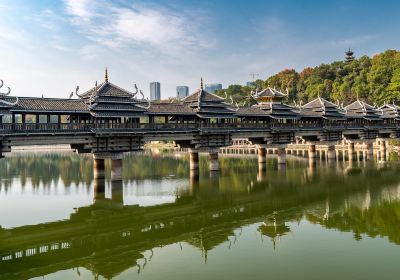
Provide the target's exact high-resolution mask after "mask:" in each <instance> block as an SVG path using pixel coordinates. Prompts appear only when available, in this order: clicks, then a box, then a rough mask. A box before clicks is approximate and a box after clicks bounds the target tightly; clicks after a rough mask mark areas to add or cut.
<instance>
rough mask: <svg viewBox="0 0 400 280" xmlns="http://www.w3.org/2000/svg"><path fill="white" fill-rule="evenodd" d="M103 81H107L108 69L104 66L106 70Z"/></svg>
mask: <svg viewBox="0 0 400 280" xmlns="http://www.w3.org/2000/svg"><path fill="white" fill-rule="evenodd" d="M104 81H105V82H106V83H108V70H107V67H106V72H105V74H104Z"/></svg>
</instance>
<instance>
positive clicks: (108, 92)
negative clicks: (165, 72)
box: [80, 82, 148, 117]
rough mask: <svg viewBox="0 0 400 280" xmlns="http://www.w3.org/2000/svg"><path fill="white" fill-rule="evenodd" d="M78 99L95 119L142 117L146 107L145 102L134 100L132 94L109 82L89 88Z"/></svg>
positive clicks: (146, 103)
mask: <svg viewBox="0 0 400 280" xmlns="http://www.w3.org/2000/svg"><path fill="white" fill-rule="evenodd" d="M80 98H81V99H82V100H83V101H84V102H85V103H86V105H87V106H88V108H89V111H90V114H91V115H92V116H95V117H110V116H116V117H118V116H139V115H140V114H142V115H144V114H145V112H146V111H147V105H148V102H147V101H146V100H139V99H136V98H135V96H134V94H133V93H132V92H129V91H127V90H125V89H122V88H120V87H118V86H116V85H114V84H112V83H109V82H104V83H102V84H100V85H98V86H97V87H93V88H91V89H90V90H88V91H86V92H85V93H83V94H82V95H80Z"/></svg>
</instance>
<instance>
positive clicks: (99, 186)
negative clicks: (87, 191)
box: [93, 178, 106, 203]
mask: <svg viewBox="0 0 400 280" xmlns="http://www.w3.org/2000/svg"><path fill="white" fill-rule="evenodd" d="M105 190H106V188H105V180H104V178H103V179H97V178H95V179H94V180H93V203H96V201H102V200H104V199H105V198H106V191H105Z"/></svg>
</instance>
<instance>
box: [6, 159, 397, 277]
mask: <svg viewBox="0 0 400 280" xmlns="http://www.w3.org/2000/svg"><path fill="white" fill-rule="evenodd" d="M53 157H56V158H57V157H58V158H57V163H58V164H59V165H60V166H59V167H58V168H56V167H54V162H53V163H51V162H50V163H49V161H48V159H47V163H43V161H46V157H38V158H35V157H31V158H29V157H16V158H10V159H9V162H8V165H13V164H14V167H13V166H11V167H12V168H10V167H9V168H4V169H0V170H2V171H0V172H3V174H2V176H3V177H2V178H8V176H11V177H12V175H10V174H7V172H8V171H7V170H18V169H14V168H15V165H18V166H19V167H20V168H21V169H25V176H29V175H30V174H29V173H30V172H32V174H35V172H36V171H37V168H40V164H38V163H40V162H42V164H47V167H48V168H50V169H52V168H54V172H49V174H44V173H42V174H43V176H42V177H41V178H39V179H35V178H32V182H35V180H38V181H36V183H37V184H41V183H45V184H46V182H47V183H48V182H49V181H51V180H54V179H56V178H55V177H61V178H62V180H65V181H71V178H69V177H68V176H69V175H68V172H74V170H77V169H81V170H80V172H79V174H80V175H79V176H81V177H79V179H78V181H81V182H86V183H88V185H90V186H93V202H92V204H91V205H88V206H82V207H78V208H77V209H75V212H74V213H72V214H71V215H70V217H69V219H67V220H63V221H55V222H49V223H45V224H38V225H29V226H21V227H16V228H10V229H5V228H3V229H2V228H0V253H1V257H0V272H1V273H0V279H25V278H31V277H37V276H42V275H47V274H49V273H53V272H57V271H60V270H65V269H71V268H77V267H85V268H86V269H88V270H90V271H92V272H93V274H94V275H101V276H103V277H105V278H112V277H114V276H116V275H118V274H120V273H121V272H123V271H125V270H127V269H128V268H131V267H137V270H138V272H140V270H141V269H143V263H147V261H148V259H149V258H151V256H152V254H150V256H147V255H145V254H144V252H145V251H148V250H150V252H152V250H153V248H155V247H160V246H165V245H169V244H174V243H179V242H186V243H188V244H191V245H192V246H194V247H196V248H198V249H199V251H201V252H202V254H203V256H204V258H205V261H207V254H208V252H210V251H212V250H213V249H214V248H215V247H216V246H218V245H220V244H222V243H224V242H227V243H229V242H232V241H231V240H232V238H233V239H235V240H236V239H237V233H236V230H237V229H240V228H242V227H244V226H246V225H250V224H254V223H260V225H259V226H258V234H260V235H261V236H263V238H264V239H265V238H266V237H267V238H269V239H270V240H271V242H272V243H273V244H274V246H275V244H276V242H278V241H279V240H280V239H281V238H282V237H283V236H285V235H286V234H287V233H289V232H290V231H291V228H290V225H289V222H293V221H296V222H299V221H301V220H304V219H305V220H307V221H308V222H310V223H315V224H320V225H321V226H323V227H326V228H332V229H336V230H339V231H346V232H347V231H350V232H352V233H353V235H354V238H355V239H356V240H359V239H360V238H362V236H363V235H368V236H372V237H375V236H384V237H387V238H388V239H389V241H390V242H393V243H395V244H400V234H399V232H398V225H399V222H400V220H399V219H400V217H399V216H398V215H396V214H395V213H398V212H399V211H400V202H399V195H400V188H399V183H400V178H399V177H398V174H399V171H400V167H399V166H396V165H383V166H382V165H380V166H379V168H378V167H377V166H376V165H375V163H373V162H369V163H367V164H366V166H365V167H362V168H360V167H358V166H357V163H355V164H353V165H352V166H351V167H350V168H349V165H348V164H347V163H346V164H343V165H342V166H337V163H336V162H335V163H333V164H330V163H326V164H325V165H324V164H315V163H314V162H313V163H310V164H308V163H303V162H301V161H298V162H296V161H288V165H287V167H286V165H284V166H285V168H283V169H282V165H280V164H277V162H276V161H271V160H268V161H267V162H266V163H264V164H262V165H259V166H261V167H260V168H257V165H258V163H257V159H253V160H249V159H246V160H240V159H231V158H224V157H222V158H221V164H222V165H224V166H225V168H223V169H222V170H225V172H228V171H229V172H230V173H229V174H226V173H224V171H223V172H219V173H215V172H214V173H213V172H211V173H209V172H205V173H200V174H199V173H198V171H196V172H194V173H193V172H192V173H189V171H185V170H188V168H180V164H184V165H185V164H187V160H179V159H176V158H175V159H174V158H172V157H163V158H162V159H159V160H158V161H157V160H155V159H154V158H153V159H151V158H150V157H149V156H147V155H135V159H133V157H130V156H127V157H125V158H124V161H125V162H124V166H125V167H126V166H134V167H135V166H136V167H137V166H140V167H141V168H140V169H139V168H133V169H129V170H128V169H126V168H125V169H124V171H123V176H122V177H123V179H124V180H121V179H116V180H111V182H110V181H108V180H106V179H92V175H91V174H90V172H89V170H91V166H90V164H89V162H91V159H89V161H87V158H86V157H79V159H78V160H77V159H76V157H71V158H69V157H68V156H53ZM32 159H35V160H36V164H35V163H34V161H33V160H32ZM71 159H72V160H71ZM53 160H54V158H53ZM155 161H156V162H157V165H158V168H157V169H153V168H154V166H152V165H151V162H155ZM66 162H68V164H67V165H68V166H69V170H65V168H64V167H63V164H66ZM146 162H147V164H145V163H146ZM17 163H18V164H17ZM0 164H3V163H0ZM136 164H138V165H136ZM200 164H207V162H206V159H204V160H200ZM167 166H168V168H167ZM86 168H87V170H86ZM105 170H106V171H105V173H106V175H107V176H106V177H108V176H110V175H111V174H110V173H111V170H110V166H109V164H106V167H105ZM133 170H134V172H132V171H133ZM166 170H168V171H169V172H171V170H175V172H176V175H177V176H178V177H179V178H183V177H186V178H187V179H189V187H188V188H185V189H181V190H180V191H178V192H177V193H176V194H175V196H176V198H175V201H174V202H173V203H167V204H163V205H153V206H138V205H126V204H124V198H125V195H124V192H125V191H126V190H125V187H124V184H127V183H128V182H129V180H131V178H132V177H130V176H136V178H146V176H149V173H151V172H153V173H152V174H153V176H155V177H157V176H159V177H160V178H161V177H162V176H165V175H166V174H167V173H168V172H167V171H166ZM245 170H247V171H249V170H252V171H251V172H245ZM257 170H258V171H257ZM64 172H66V173H67V174H64ZM148 172H149V173H148ZM266 174H268V176H266ZM46 176H49V177H46ZM51 176H53V177H51ZM232 176H234V178H232ZM25 179H26V178H25ZM92 180H93V181H92ZM91 182H93V184H92V183H91ZM108 183H110V187H111V196H108V195H107V194H106V189H107V184H108ZM2 184H3V183H2ZM2 187H4V185H3V186H2ZM9 187H10V186H8V188H9ZM382 225H384V226H382ZM235 242H236V241H235ZM238 242H240V241H238Z"/></svg>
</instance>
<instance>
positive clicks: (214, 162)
mask: <svg viewBox="0 0 400 280" xmlns="http://www.w3.org/2000/svg"><path fill="white" fill-rule="evenodd" d="M209 155H210V156H209V161H210V162H209V168H210V171H218V170H219V162H218V149H210V151H209Z"/></svg>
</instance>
